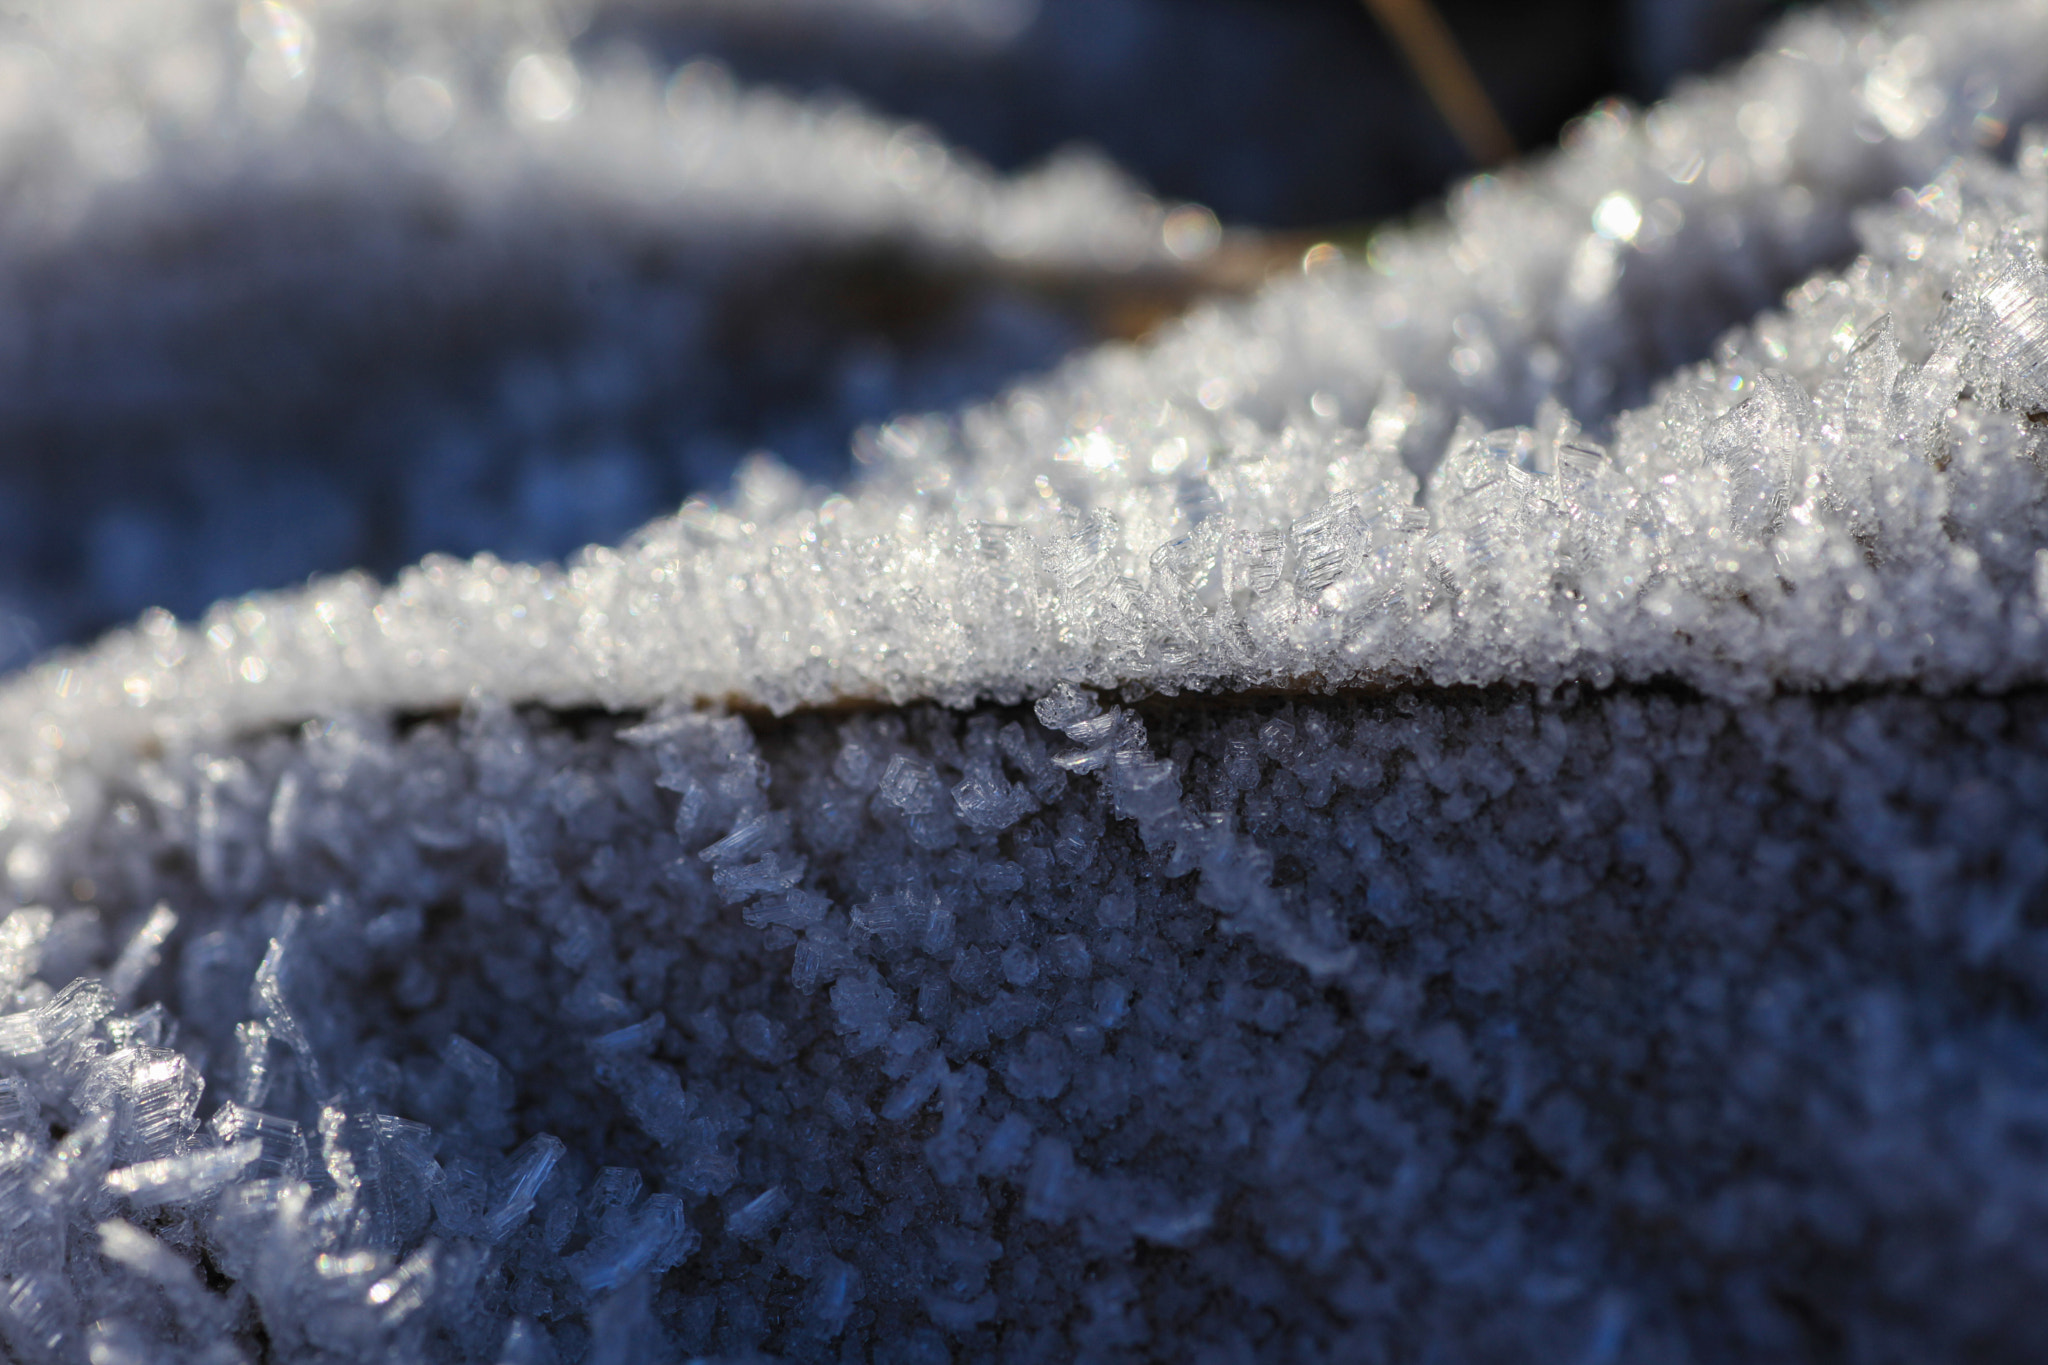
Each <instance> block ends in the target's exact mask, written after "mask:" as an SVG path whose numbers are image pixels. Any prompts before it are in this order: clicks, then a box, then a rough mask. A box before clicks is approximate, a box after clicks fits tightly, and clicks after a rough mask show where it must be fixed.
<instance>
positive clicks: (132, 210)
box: [0, 0, 1215, 666]
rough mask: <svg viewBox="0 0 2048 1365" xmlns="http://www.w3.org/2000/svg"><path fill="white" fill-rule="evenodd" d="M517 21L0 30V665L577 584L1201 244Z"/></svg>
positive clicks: (833, 459)
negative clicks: (534, 579) (264, 619)
mask: <svg viewBox="0 0 2048 1365" xmlns="http://www.w3.org/2000/svg"><path fill="white" fill-rule="evenodd" d="M548 12H549V11H548V9H547V7H545V6H539V7H532V6H490V5H486V6H469V5H459V4H444V3H434V4H389V5H380V4H353V5H346V6H342V5H324V6H323V5H310V4H309V5H300V6H296V7H295V6H292V5H287V4H277V3H272V4H248V5H241V6H237V5H235V4H232V3H222V2H221V0H175V2H174V3H166V4H154V5H147V6H131V5H125V4H120V3H115V0H80V2H78V3H69V2H67V3H52V4H49V5H37V6H31V7H29V8H28V12H27V14H26V16H18V17H15V18H12V19H10V20H7V21H6V22H5V25H4V27H0V182H4V183H5V185H6V197H5V203H4V205H0V298H4V299H5V300H6V309H5V320H4V324H0V393H4V397H0V507H4V511H0V539H4V541H5V545H6V548H5V549H4V550H0V662H5V663H7V664H9V665H10V666H11V665H17V664H19V663H21V662H23V661H24V660H25V657H26V656H25V654H24V653H23V647H22V643H21V642H20V641H18V640H13V639H9V638H8V635H9V633H10V632H8V631H7V630H6V629H4V624H5V623H4V616H6V615H15V614H18V615H19V616H20V617H22V618H25V620H26V622H27V624H28V627H29V630H30V637H29V643H34V642H35V641H37V640H40V641H41V642H42V643H43V644H45V645H47V644H49V643H52V642H61V641H64V640H66V639H74V638H78V637H79V635H80V634H81V633H82V632H90V633H96V632H97V631H99V630H102V629H104V628H106V627H107V626H109V625H112V624H114V623H116V622H118V621H123V620H129V619H132V618H133V616H134V615H135V613H136V612H138V611H140V610H141V609H142V608H143V607H145V606H148V605H152V604H156V605H171V606H174V608H175V609H177V610H181V611H185V612H196V611H199V610H201V609H203V608H204V606H205V605H206V604H207V603H208V602H210V601H212V600H214V599H216V598H219V597H222V596H227V595H230V594H235V593H240V592H244V591H247V590H249V589H250V588H252V587H258V586H263V587H280V586H285V585H288V584H290V583H292V582H294V581H303V579H304V578H305V576H306V575H307V574H308V573H311V572H313V571H316V570H327V571H332V570H335V569H339V568H344V567H349V566H353V565H361V566H367V567H370V568H372V569H373V570H375V571H378V572H384V573H389V572H392V571H395V570H396V569H397V568H399V567H400V566H402V565H404V564H407V563H411V562H413V561H415V560H417V559H418V558H419V557H420V556H421V555H423V554H425V553H427V552H429V551H434V550H440V551H444V552H458V553H463V554H468V553H473V552H475V551H476V550H478V549H484V548H489V549H492V550H495V551H497V552H499V553H502V554H507V555H512V556H515V557H521V558H524V557H532V558H535V559H547V558H558V557H561V556H565V555H567V554H569V553H570V552H572V551H574V550H575V549H577V548H579V547H580V546H582V545H584V544H586V543H589V542H590V541H592V540H599V541H612V540H616V539H617V538H618V537H620V536H622V535H624V534H625V533H626V532H628V531H629V530H630V529H631V528H632V527H633V526H636V525H638V524H639V523H640V522H642V521H644V520H645V519H646V518H647V517H649V516H651V515H653V514H654V513H655V512H657V511H659V510H662V509H664V508H673V507H674V506H676V505H677V503H679V502H680V501H681V499H682V498H683V496H684V495H685V494H686V493H688V492H690V491H692V490H693V489H694V488H697V487H699V486H703V485H705V484H707V483H713V482H722V481H723V480H724V478H725V477H726V475H727V473H728V471H729V470H730V468H731V467H732V465H733V463H734V462H735V461H736V460H737V458H738V456H739V455H740V454H742V453H743V452H745V451H746V450H748V449H750V448H753V447H754V446H757V445H761V444H767V445H770V446H773V447H774V448H776V449H777V450H778V451H779V452H780V453H781V454H782V456H783V457H784V458H785V459H786V460H788V461H789V462H790V463H792V464H794V465H795V466H797V467H799V468H804V469H807V470H809V471H811V472H813V473H814V474H817V475H820V476H823V475H835V474H837V473H839V472H841V471H843V469H844V467H845V463H846V458H845V444H846V440H847V436H848V434H849V433H850V432H851V431H852V430H853V429H854V428H855V427H856V426H857V425H859V424H860V423H862V422H871V421H877V420H880V419H883V418H885V417H887V416H889V415H890V414H891V413H893V412H895V411H897V410H899V409H902V408H905V407H920V406H940V407H952V406H956V405H959V404H961V403H965V402H967V401H969V400H971V399H975V398H980V397H984V396H986V395H988V394H990V393H992V392H994V391H995V390H996V389H998V388H999V387H1000V386H1001V385H1002V384H1003V383H1004V382H1006V381H1008V380H1009V379H1010V378H1011V377H1012V376H1014V375H1016V374H1018V373H1020V372H1028V371H1032V370H1037V369H1041V368H1044V367H1046V366H1049V365H1051V364H1052V363H1054V362H1055V361H1056V360H1057V359H1059V358H1060V357H1061V356H1062V355H1064V354H1066V353H1067V352H1068V351H1070V350H1072V349H1074V348H1075V347H1077V346H1079V345H1082V344H1084V343H1085V342H1087V341H1089V340H1091V339H1092V338H1093V335H1094V328H1093V320H1092V319H1090V318H1089V317H1087V316H1086V315H1085V311H1084V310H1082V309H1080V308H1077V307H1075V306H1073V304H1072V301H1071V300H1070V299H1065V298H1063V297H1062V296H1061V295H1059V294H1058V293H1057V292H1056V291H1051V290H1047V289H1045V288H1042V287H1039V284H1040V282H1042V281H1047V280H1050V281H1052V282H1054V283H1055V284H1058V283H1061V282H1069V281H1071V280H1072V279H1074V278H1076V277H1082V278H1087V277H1093V276H1101V275H1109V276H1114V277H1124V276H1129V275H1131V274H1134V273H1135V274H1136V275H1139V276H1143V275H1145V274H1146V273H1147V272H1150V273H1152V274H1155V275H1163V274H1167V273H1170V272H1171V271H1173V270H1175V269H1178V268H1180V267H1181V266H1182V264H1183V261H1182V257H1183V256H1187V257H1199V256H1200V255H1201V254H1202V253H1203V252H1205V251H1207V250H1208V249H1210V248H1211V247H1213V245H1214V241H1215V232H1214V222H1213V220H1212V219H1207V218H1206V217H1205V216H1204V215H1202V214H1201V213H1200V211H1190V212H1191V213H1192V214H1193V217H1192V218H1186V217H1184V218H1183V219H1182V220H1174V221H1176V222H1178V223H1179V224H1180V227H1179V228H1178V229H1177V231H1176V232H1175V233H1174V234H1173V235H1172V236H1171V238H1170V239H1169V235H1168V234H1167V233H1166V232H1165V231H1164V228H1165V227H1166V225H1167V223H1168V221H1169V220H1168V219H1167V217H1166V214H1167V211H1168V207H1169V206H1162V205H1160V204H1158V203H1155V202H1154V201H1152V200H1151V199H1150V198H1149V197H1147V196H1146V195H1145V194H1143V193H1142V192H1140V191H1139V190H1138V188H1137V187H1135V186H1134V185H1132V184H1131V183H1129V182H1128V181H1127V180H1126V179H1125V178H1124V177H1122V176H1121V175H1120V173H1118V172H1116V171H1115V170H1114V169H1113V168H1111V167H1109V166H1108V165H1107V164H1106V163H1104V162H1103V161H1101V160H1100V159H1099V158H1091V157H1090V156H1088V155H1085V154H1081V153H1075V154H1073V155H1069V156H1066V157H1063V158H1059V159H1055V160H1054V161H1052V162H1050V163H1048V164H1046V165H1043V166H1040V167H1038V168H1037V169H1035V170H1029V171H1027V172H1025V173H1023V174H1021V175H1019V176H1016V177H1013V178H1001V177H997V176H995V175H993V174H992V173H991V172H990V171H988V169H987V168H986V167H983V166H980V165H978V164H976V163H974V162H973V161H972V160H971V159H969V158H964V157H962V156H960V155H959V154H958V153H956V152H955V151H953V150H952V149H950V148H948V147H947V146H946V145H944V144H943V143H942V142H941V141H940V140H939V139H938V138H937V137H936V136H934V135H933V134H932V133H931V132H930V131H929V130H927V129H921V128H917V127H915V126H910V125H905V124H900V123H890V122H887V121H885V120H883V119H881V118H879V117H877V116H876V115H874V114H872V113H870V112H868V111H866V110H863V109H862V108H860V107H858V106H856V105H854V104H852V103H851V102H849V101H847V100H845V99H843V98H842V99H827V98H816V99H809V100H805V99H799V98H797V97H795V96H792V95H788V94H785V93H781V92H777V91H773V90H765V89H753V88H745V87H740V86H738V85H736V83H735V82H734V80H733V79H732V77H731V75H730V73H729V72H727V71H725V70H724V69H722V68H720V67H718V66H717V65H716V64H715V63H709V64H707V63H695V64H692V65H689V66H686V67H683V68H680V69H670V68H666V67H663V68H657V67H656V66H655V65H654V64H653V62H652V59H651V58H650V57H649V56H648V54H646V53H643V52H641V51H639V50H638V49H635V48H632V47H619V46H610V47H607V48H605V49H604V50H602V51H601V52H598V53H596V54H594V55H592V56H590V57H588V58H587V59H585V60H583V61H582V62H581V63H580V64H579V62H578V61H577V60H576V59H575V58H573V57H572V56H571V54H570V50H569V47H568V37H567V35H566V33H565V32H563V31H561V27H560V25H558V24H550V23H546V22H542V20H543V19H544V18H545V16H546V15H547V13H548ZM1170 247H1173V248H1178V249H1179V251H1180V253H1181V254H1180V255H1176V254H1175V252H1174V251H1173V250H1171V249H1169V248H1170ZM280 527H289V528H290V529H289V531H288V532H283V531H280V529H279V528H280ZM166 594H170V595H173V596H175V597H176V598H177V599H178V600H177V601H175V602H166V601H165V600H164V598H165V596H166Z"/></svg>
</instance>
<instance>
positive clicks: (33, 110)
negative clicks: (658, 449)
mask: <svg viewBox="0 0 2048 1365" xmlns="http://www.w3.org/2000/svg"><path fill="white" fill-rule="evenodd" d="M131 8H132V7H130V6H127V5H123V4H119V3H114V2H113V0H83V3H71V4H61V5H59V4H50V5H33V6H31V7H29V10H28V12H27V14H26V15H25V16H23V17H22V18H21V19H19V20H17V21H16V23H15V24H14V25H13V26H12V28H13V31H12V32H10V33H8V34H7V35H6V37H7V38H8V39H9V41H6V42H4V43H0V157H4V158H5V163H6V164H7V165H8V167H9V174H10V177H11V179H12V183H13V187H14V193H12V194H11V195H10V201H9V207H8V209H7V210H4V211H0V243H4V248H0V249H4V250H5V252H6V253H7V254H10V255H12V254H18V253H19V254H26V253H32V252H34V251H36V250H38V249H41V248H44V247H47V246H49V245H51V244H54V243H57V242H60V241H63V240H66V239H68V238H72V237H74V236H75V235H76V234H77V233H79V232H80V231H81V230H83V229H86V228H89V227H90V226H91V225H92V224H93V222H94V221H95V220H98V219H106V220H109V222H111V223H120V222H122V221H123V220H125V219H127V218H130V217H132V216H134V215H136V214H141V215H143V216H144V218H145V219H148V220H153V221H156V220H165V219H175V218H177V217H178V216H179V215H180V213H181V212H186V213H189V212H190V211H191V209H192V207H193V204H194V202H195V201H204V200H205V199H206V198H207V197H208V196H210V195H213V194H216V193H218V192H219V190H220V188H221V187H222V185H223V183H224V182H226V183H231V184H232V185H233V188H234V190H235V192H236V194H237V195H239V196H244V197H246V196H247V195H248V194H249V193H250V192H251V190H252V188H254V187H256V186H297V187H305V186H308V185H316V184H317V185H320V186H322V187H323V188H325V189H326V190H327V192H328V193H330V194H335V193H341V192H345V191H349V190H351V189H354V190H356V191H358V192H361V190H362V187H364V186H371V187H376V188H377V190H378V191H379V192H380V194H381V197H386V198H389V197H393V195H394V190H393V186H394V185H396V186H404V185H406V184H408V183H409V182H411V181H413V180H414V178H416V177H418V176H419V175H421V174H422V173H425V174H426V175H427V176H428V177H429V178H430V179H431V180H432V181H433V182H434V184H435V186H436V187H437V190H438V193H439V195H440V196H441V197H440V200H439V201H438V203H437V205H435V206H434V207H437V208H438V211H439V212H440V213H442V214H444V215H445V214H447V213H449V212H450V211H451V210H454V211H457V212H458V213H461V212H468V213H474V212H477V211H479V210H481V209H483V208H485V207H493V208H496V209H497V210H498V211H500V212H501V213H503V214H505V215H507V216H509V217H512V218H516V217H517V216H518V210H519V206H520V204H521V203H522V202H529V203H530V202H533V201H540V202H543V203H546V202H550V201H557V200H567V201H572V202H575V203H576V204H577V205H578V206H579V207H580V208H581V209H582V210H583V211H584V212H585V213H586V214H589V215H599V214H603V213H611V214H615V215H623V216H625V217H627V218H629V219H639V218H642V217H645V216H647V215H650V214H651V215H657V216H659V217H661V218H662V219H664V220H666V221H668V222H669V223H670V224H671V225H672V226H673V227H675V228H677V229H679V230H680V231H681V232H682V233H683V234H684V235H696V236H699V237H718V238H721V239H723V240H724V242H725V244H726V245H728V246H729V247H731V248H735V249H738V250H740V251H742V252H744V251H746V250H754V251H758V250H759V249H761V247H762V246H763V245H764V243H770V242H774V241H776V240H779V239H783V238H787V237H790V236H799V237H803V238H805V239H807V240H811V241H819V240H824V241H830V240H834V239H838V240H844V241H848V242H853V243H861V242H870V241H879V240H886V241H888V242H890V243H891V244H892V245H893V246H895V247H897V248H899V249H903V250H907V251H910V252H914V253H924V254H926V255H930V256H935V257H938V258H940V259H961V260H966V261H973V260H986V259H989V258H991V257H993V258H996V259H1000V260H1004V261H1015V262H1021V263H1025V264H1030V265H1039V266H1046V267H1052V268H1070V267H1076V266H1078V267H1084V268H1090V269H1094V268H1100V267H1101V266H1103V265H1105V264H1107V265H1113V266H1117V267H1125V268H1129V267H1137V266H1143V265H1147V264H1153V265H1170V264H1173V263H1175V262H1177V261H1178V260H1180V259H1182V256H1184V255H1185V254H1186V253H1187V252H1188V251H1189V249H1190V240H1189V239H1188V238H1187V236H1186V234H1185V233H1181V234H1177V235H1176V237H1175V239H1174V242H1173V245H1175V246H1178V247H1179V248H1180V251H1181V254H1180V255H1176V253H1175V252H1173V251H1171V250H1169V244H1168V241H1167V239H1166V237H1165V235H1164V234H1163V232H1162V227H1163V224H1164V221H1165V216H1166V214H1165V210H1164V209H1163V208H1162V207H1161V206H1160V205H1158V204H1157V203H1155V202H1153V201H1152V200H1151V199H1150V198H1149V197H1147V196H1146V195H1144V194H1143V193H1142V192H1141V191H1139V190H1138V189H1137V188H1136V187H1135V186H1134V185H1132V184H1130V183H1129V182H1128V181H1127V180H1125V179H1124V178H1123V177H1122V176H1121V175H1120V174H1119V173H1118V172H1117V171H1115V169H1114V168H1113V167H1111V166H1109V165H1108V164H1107V163H1105V162H1102V161H1100V160H1099V159H1095V158H1092V157H1089V156H1085V155H1078V154H1077V155H1075V156H1073V157H1069V158H1066V159H1064V160H1056V161H1055V162H1053V163H1051V164H1049V165H1048V166H1047V167H1046V168H1044V169H1043V170H1041V171H1039V172H1037V173H1035V174H1030V175H1026V176H1022V177H1019V178H1016V179H1012V180H1004V179H1002V178H1000V177H998V176H996V175H995V174H993V173H992V172H991V171H989V170H988V169H987V168H986V167H984V166H981V165H980V164H978V163H976V162H974V161H973V160H972V159H971V158H967V157H964V156H962V155H961V154H959V153H957V152H955V151H953V150H952V149H949V148H948V147H946V146H945V145H944V144H943V143H941V142H940V141H939V140H938V139H937V138H936V137H935V136H933V135H932V134H931V133H930V132H929V131H928V130H925V129H922V128H920V127H917V126H914V125H904V124H897V123H891V122H888V121H886V120H883V119H880V118H878V117H876V116H874V115H872V114H870V113H868V112H866V111H864V110H862V109H861V108H859V107H858V106H856V105H854V104H852V103H851V102H848V101H844V100H840V101H830V102H827V101H814V102H808V103H807V102H803V101H799V100H796V99H793V98H791V97H789V96H786V95H782V94H779V93H776V92H772V91H749V92H741V91H737V90H735V88H734V87H733V84H732V80H731V77H730V76H729V74H727V73H726V72H725V71H724V70H723V68H721V67H719V66H718V65H717V64H716V63H712V62H705V63H698V64H692V65H691V66H687V67H684V68H682V69H681V70H680V71H679V72H677V73H676V74H675V75H674V76H673V77H670V76H668V73H665V72H663V73H658V72H656V71H654V70H653V69H652V67H651V64H650V61H649V58H648V57H647V56H646V55H645V54H643V53H640V52H638V51H636V50H632V49H623V50H620V51H617V52H615V53H613V54H612V55H611V56H610V57H609V58H608V59H607V60H606V61H604V62H601V63H600V64H599V65H598V66H596V67H595V68H593V69H588V70H586V69H582V68H580V67H579V65H578V63H577V61H576V60H575V59H574V58H573V57H572V56H571V54H570V52H569V48H568V34H567V33H566V32H565V31H564V29H563V26H562V24H561V23H560V22H559V21H558V20H556V19H555V18H554V17H553V15H554V11H553V9H552V7H550V6H544V5H542V6H502V7H484V8H481V9H479V8H477V7H474V6H469V5H463V4H452V3H429V4H417V3H392V2H389V0H372V2H371V3H360V4H349V5H346V6H343V5H315V4H310V3H308V4H300V5H292V4H286V3H281V2H280V0H264V3H251V4H243V5H239V6H237V5H235V4H231V3H223V0H175V2H174V3H168V4H159V5H153V6H151V7H149V10H148V12H147V14H146V16H142V17H138V16H137V15H136V14H133V13H131V12H130V10H131ZM373 197H377V196H373ZM742 228H744V229H747V232H746V233H739V232H737V231H736V230H737V229H742ZM1198 244H1199V243H1197V245H1198Z"/></svg>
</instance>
